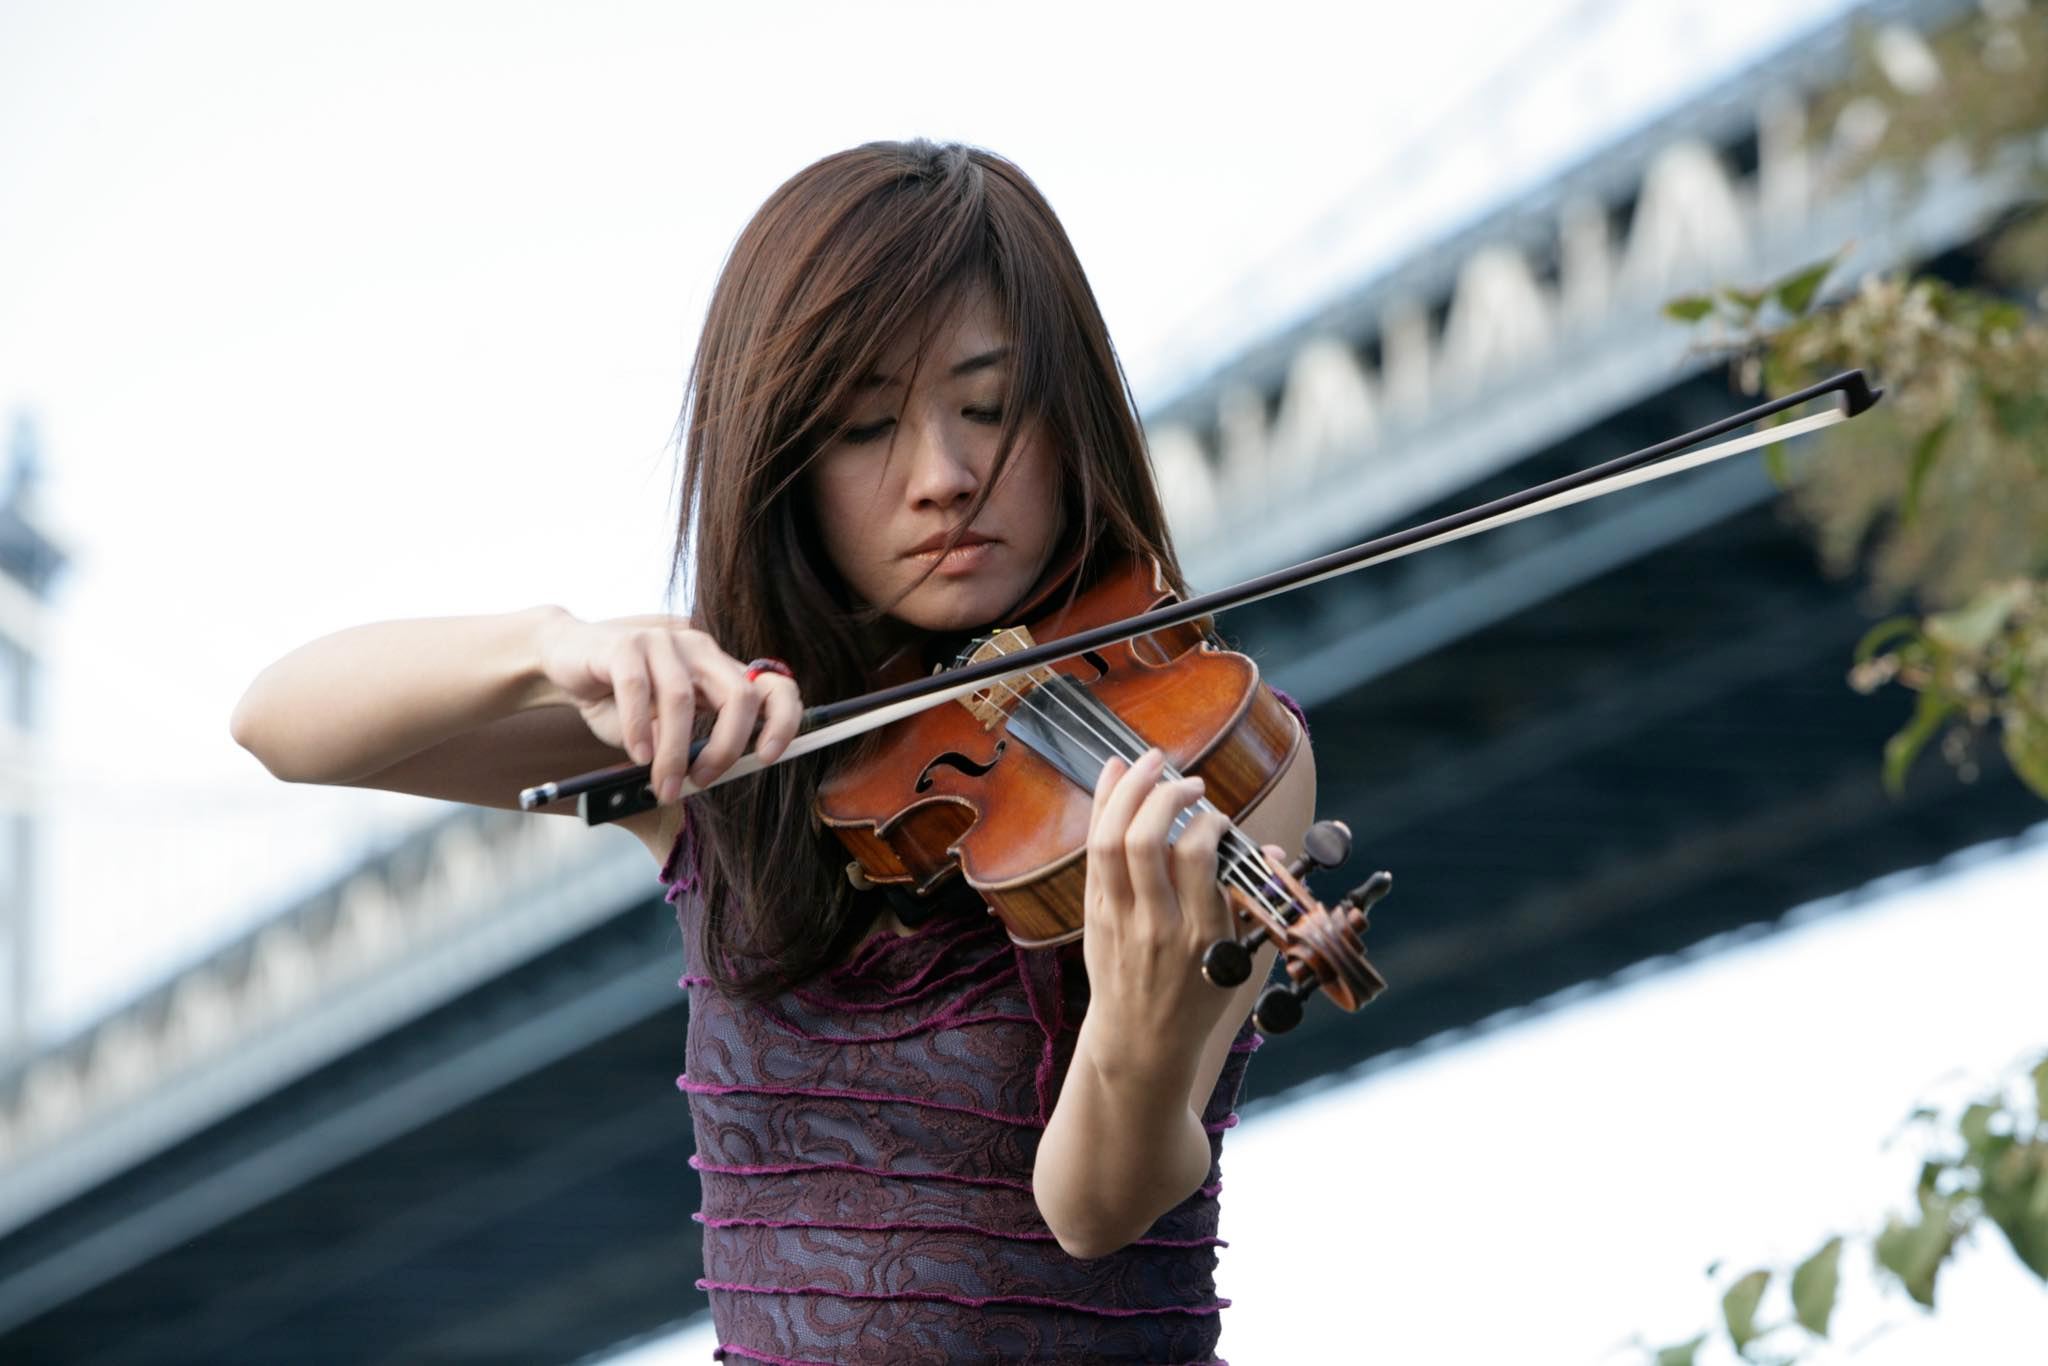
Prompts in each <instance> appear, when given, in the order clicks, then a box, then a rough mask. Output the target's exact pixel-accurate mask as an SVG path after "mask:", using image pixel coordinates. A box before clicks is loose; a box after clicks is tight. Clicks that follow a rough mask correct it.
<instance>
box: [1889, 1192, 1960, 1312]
mask: <svg viewBox="0 0 2048 1366" xmlns="http://www.w3.org/2000/svg"><path fill="white" fill-rule="evenodd" d="M1952 1210H1953V1202H1951V1201H1950V1200H1948V1199H1946V1198H1944V1197H1942V1196H1938V1195H1929V1194H1927V1193H1925V1192H1922V1193H1921V1196H1920V1211H1921V1218H1920V1221H1919V1222H1918V1223H1912V1224H1909V1223H1906V1222H1905V1221H1904V1220H1901V1219H1899V1218H1897V1217H1893V1218H1892V1219H1890V1220H1888V1221H1887V1222H1886V1224H1885V1229H1884V1232H1883V1233H1880V1234H1878V1235H1877V1247H1876V1252H1877V1264H1878V1265H1879V1266H1881V1267H1883V1268H1884V1269H1885V1270H1887V1271H1889V1272H1891V1273H1892V1274H1893V1275H1894V1276H1896V1277H1898V1278H1899V1281H1900V1283H1901V1284H1903V1285H1904V1286H1905V1287H1906V1293H1907V1294H1909V1295H1911V1296H1912V1297H1913V1298H1914V1299H1915V1300H1918V1301H1919V1302H1920V1303H1921V1304H1923V1305H1925V1306H1927V1307H1928V1308H1929V1309H1932V1308H1933V1307H1934V1279H1935V1277H1936V1276H1937V1275H1938V1274H1940V1271H1941V1264H1942V1262H1943V1260H1944V1259H1946V1258H1947V1256H1948V1254H1949V1253H1950V1251H1951V1250H1953V1249H1954V1247H1955V1244H1956V1231H1955V1228H1954V1226H1953V1225H1952V1224H1951V1223H1950V1219H1949V1216H1950V1214H1951V1212H1952Z"/></svg>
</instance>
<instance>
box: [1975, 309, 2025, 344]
mask: <svg viewBox="0 0 2048 1366" xmlns="http://www.w3.org/2000/svg"><path fill="white" fill-rule="evenodd" d="M2026 325H2027V314H2026V310H2024V309H2022V308H2021V307H2020V306H2019V305H2018V304H2015V303H2010V302H2008V301H2006V300H2004V299H1999V300H1996V301H1994V302H1992V303H1989V304H1986V305H1985V306H1984V311H1983V312H1982V313H1979V314H1978V315H1977V335H1978V336H1980V337H1982V338H1984V339H1986V340H1987V341H1988V340H1989V339H1990V337H1991V334H1992V333H1994V332H2017V331H2019V330H2020V329H2021V328H2023V327H2025V326H2026Z"/></svg>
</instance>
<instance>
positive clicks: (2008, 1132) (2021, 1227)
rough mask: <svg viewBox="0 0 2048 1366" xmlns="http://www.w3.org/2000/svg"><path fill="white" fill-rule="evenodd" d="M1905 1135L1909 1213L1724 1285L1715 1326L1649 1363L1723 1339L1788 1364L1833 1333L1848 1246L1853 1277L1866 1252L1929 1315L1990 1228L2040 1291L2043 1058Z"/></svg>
mask: <svg viewBox="0 0 2048 1366" xmlns="http://www.w3.org/2000/svg"><path fill="white" fill-rule="evenodd" d="M2029 1082H2031V1085H2029V1084H2028V1083H2029ZM1901 1127H1902V1129H1903V1130H1910V1131H1917V1133H1918V1134H1919V1135H1920V1139H1921V1144H1922V1149H1921V1152H1922V1161H1921V1164H1920V1175H1919V1179H1918V1180H1917V1181H1916V1182H1915V1183H1914V1187H1913V1190H1912V1192H1911V1194H1910V1197H1909V1199H1908V1212H1907V1213H1905V1214H1898V1213H1894V1214H1891V1215H1889V1216H1888V1217H1887V1218H1886V1220H1885V1223H1884V1227H1883V1228H1882V1229H1879V1230H1878V1231H1876V1232H1874V1233H1857V1234H1850V1235H1847V1236H1844V1235H1841V1234H1836V1235H1834V1236H1833V1237H1830V1238H1829V1239H1827V1241H1825V1242H1823V1243H1822V1244H1821V1245H1820V1246H1819V1247H1818V1248H1816V1249H1815V1250H1814V1251H1813V1253H1812V1254H1811V1255H1810V1256H1808V1257H1806V1258H1805V1259H1804V1260H1803V1261H1801V1262H1799V1263H1797V1264H1796V1265H1793V1266H1761V1267H1756V1268H1754V1269H1752V1270H1750V1271H1747V1272H1745V1273H1743V1274H1742V1275H1740V1276H1736V1277H1734V1278H1733V1279H1730V1280H1728V1281H1727V1282H1726V1284H1725V1288H1724V1289H1723V1290H1722V1293H1721V1315H1720V1322H1719V1323H1718V1324H1717V1325H1715V1327H1714V1328H1713V1329H1711V1330H1709V1331H1707V1332H1703V1333H1699V1334H1697V1335H1695V1336H1693V1337H1691V1338H1689V1339H1687V1340H1685V1341H1683V1342H1677V1343H1673V1344H1671V1345H1669V1346H1666V1347H1658V1348H1651V1349H1649V1350H1650V1356H1651V1360H1652V1361H1653V1362H1654V1363H1655V1366H1694V1362H1695V1358H1696V1357H1697V1356H1698V1354H1699V1353H1700V1352H1701V1351H1702V1350H1703V1349H1704V1348H1705V1347H1706V1346H1707V1344H1708V1343H1709V1342H1710V1341H1716V1340H1719V1339H1721V1338H1722V1337H1723V1335H1725V1340H1726V1342H1727V1344H1728V1345H1729V1346H1730V1347H1732V1348H1733V1349H1734V1350H1735V1352H1736V1354H1737V1355H1738V1356H1740V1357H1741V1358H1743V1359H1744V1360H1746V1361H1752V1362H1757V1363H1759V1366H1790V1363H1792V1362H1796V1361H1798V1360H1799V1359H1800V1358H1801V1357H1802V1356H1804V1355H1805V1353H1806V1352H1807V1351H1809V1350H1811V1349H1812V1348H1814V1347H1816V1346H1818V1345H1819V1344H1820V1343H1822V1342H1824V1341H1826V1340H1828V1337H1829V1333H1830V1331H1831V1330H1832V1329H1833V1328H1835V1327H1838V1326H1839V1325H1835V1324H1834V1316H1835V1309H1836V1306H1837V1302H1838V1299H1839V1298H1840V1293H1841V1288H1842V1270H1843V1265H1844V1262H1843V1252H1844V1250H1845V1248H1851V1247H1853V1248H1855V1249H1856V1251H1857V1253H1858V1255H1857V1256H1856V1257H1855V1258H1853V1259H1852V1261H1851V1262H1850V1263H1849V1265H1850V1267H1851V1269H1852V1270H1857V1269H1860V1268H1861V1266H1862V1265H1863V1264H1864V1257H1863V1255H1862V1254H1864V1253H1867V1254H1868V1265H1869V1268H1870V1272H1871V1274H1872V1276H1873V1277H1874V1278H1875V1279H1876V1281H1877V1283H1878V1286H1879V1288H1880V1289H1883V1288H1887V1287H1888V1288H1891V1289H1893V1290H1898V1289H1903V1290H1904V1291H1905V1292H1906V1294H1908V1295H1909V1296H1911V1297H1912V1298H1913V1300H1914V1301H1915V1302H1916V1303H1918V1304H1920V1305H1921V1306H1922V1307H1923V1308H1927V1309H1932V1308H1933V1307H1934V1287H1935V1281H1936V1279H1937V1278H1938V1277H1939V1275H1940V1274H1941V1269H1942V1267H1943V1266H1944V1265H1946V1264H1947V1263H1948V1261H1949V1260H1950V1259H1951V1258H1952V1257H1953V1256H1954V1254H1955V1252H1956V1250H1957V1249H1958V1248H1959V1247H1963V1246H1966V1245H1968V1244H1969V1243H1970V1242H1971V1241H1972V1240H1973V1239H1974V1237H1975V1236H1976V1232H1977V1230H1978V1228H1979V1227H1980V1226H1981V1224H1982V1223H1983V1221H1986V1220H1988V1221H1990V1223H1991V1225H1992V1226H1993V1227H1995V1228H1996V1229H1997V1230H1998V1231H1999V1232H2000V1233H2002V1234H2003V1235H2004V1236H2005V1240H2006V1242H2007V1243H2008V1244H2009V1245H2010V1246H2011V1248H2012V1250H2013V1253H2014V1254H2015V1255H2016V1256H2017V1257H2018V1258H2019V1259H2020V1261H2021V1262H2022V1263H2023V1264H2024V1265H2025V1266H2026V1267H2027V1269H2028V1270H2029V1271H2031V1272H2033V1273H2034V1275H2035V1276H2037V1277H2039V1278H2041V1279H2042V1280H2043V1281H2044V1282H2048V1053H2044V1054H2041V1055H2040V1056H2038V1057H2034V1058H2031V1059H2029V1060H2027V1061H2026V1062H2023V1063H2021V1064H2019V1065H2017V1066H2015V1067H2013V1068H2012V1069H2010V1070H2008V1071H2007V1072H2006V1073H2005V1074H2004V1075H2003V1076H2001V1077H2000V1078H1999V1079H1998V1081H1997V1082H1996V1083H1995V1084H1994V1085H1992V1086H1991V1087H1989V1088H1988V1089H1986V1090H1985V1091H1984V1092H1983V1093H1981V1094H1980V1095H1978V1096H1977V1097H1975V1098H1974V1099H1972V1100H1971V1101H1969V1102H1968V1103H1967V1104H1966V1105H1964V1106H1962V1107H1961V1108H1960V1110H1958V1111H1957V1112H1955V1113H1954V1114H1952V1115H1944V1114H1943V1112H1942V1111H1941V1110H1939V1109H1937V1108H1935V1107H1933V1106H1926V1105H1923V1106H1921V1107H1919V1108H1917V1109H1915V1110H1914V1111H1913V1113H1912V1114H1910V1115H1909V1116H1907V1118H1906V1122H1905V1124H1904V1125H1902V1126H1901ZM1718 1270H1719V1268H1718V1267H1715V1268H1709V1272H1708V1274H1709V1275H1714V1274H1715V1273H1716V1272H1717V1271H1718ZM1774 1288H1776V1293H1773V1292H1774ZM1767 1297H1768V1298H1767ZM1767 1310H1768V1311H1769V1313H1768V1315H1767V1314H1766V1311H1767Z"/></svg>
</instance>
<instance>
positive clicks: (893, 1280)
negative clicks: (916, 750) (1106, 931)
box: [660, 822, 1260, 1366]
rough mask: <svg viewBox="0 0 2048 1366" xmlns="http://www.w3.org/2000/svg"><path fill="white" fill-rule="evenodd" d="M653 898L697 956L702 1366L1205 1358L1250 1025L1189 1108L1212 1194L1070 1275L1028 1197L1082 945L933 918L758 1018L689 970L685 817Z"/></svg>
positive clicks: (694, 1023)
mask: <svg viewBox="0 0 2048 1366" xmlns="http://www.w3.org/2000/svg"><path fill="white" fill-rule="evenodd" d="M679 869H680V872H679V871H678V870H679ZM660 880H661V881H662V883H663V884H665V885H666V886H667V887H668V889H669V890H668V898H667V899H668V900H669V901H670V902H671V903H673V904H674V905H675V906H676V908H677V913H678V917H679V919H680V920H681V921H682V924H683V930H684V934H683V940H684V943H685V946H686V950H685V952H686V954H687V955H688V956H689V957H690V959H691V963H690V971H688V972H686V973H685V975H684V976H683V978H682V981H681V983H680V985H682V986H683V987H684V988H686V989H687V990H688V991H689V994H690V1020H689V1037H688V1042H687V1044H686V1045H685V1049H684V1059H685V1067H686V1069H687V1070H686V1071H685V1072H684V1073H683V1075H682V1076H680V1077H678V1078H676V1085H677V1086H678V1087H680V1088H681V1089H682V1090H683V1091H684V1092H685V1093H686V1094H687V1095H688V1097H689V1104H690V1117H691V1120H692V1122H693V1125H694V1127H695V1131H696V1144H697V1152H696V1155H695V1156H693V1157H692V1158H691V1159H690V1165H691V1166H692V1167H694V1168H696V1169H697V1172H698V1174H699V1178H700V1180H701V1181H702V1183H703V1209H702V1210H701V1212H699V1213H698V1214H697V1215H696V1216H695V1217H696V1218H697V1220H698V1221H699V1222H700V1223H701V1224H702V1225H703V1227H704V1267H705V1276H704V1279H702V1280H700V1281H698V1282H697V1285H698V1287H699V1288H700V1289H702V1290H705V1291H706V1292H708V1293H709V1295H710V1299H711V1313H712V1319H713V1321H714V1323H715V1324H716V1326H717V1330H718V1337H719V1342H720V1346H719V1349H718V1351H717V1352H716V1353H715V1354H714V1356H715V1359H717V1360H744V1361H762V1362H771V1363H776V1364H777V1366H811V1364H812V1363H827V1362H848V1361H882V1360H887V1361H890V1362H904V1363H913V1362H916V1363H923V1362H930V1363H953V1362H967V1361H988V1360H1032V1361H1083V1360H1085V1361H1130V1362H1139V1361H1142V1362H1153V1363H1181V1362H1187V1363H1196V1362H1215V1361H1216V1360H1217V1358H1216V1357H1215V1355H1214V1350H1215V1346H1216V1338H1217V1333H1218V1328H1219V1323H1218V1317H1217V1316H1218V1313H1219V1311H1220V1310H1221V1309H1222V1308H1223V1307H1224V1306H1225V1305H1226V1304H1227V1303H1228V1301H1227V1300H1223V1299H1220V1298H1218V1297H1217V1295H1216V1288H1215V1282H1214V1271H1215V1266H1216V1252H1215V1249H1216V1248H1218V1247H1221V1246H1223V1242H1222V1240H1221V1239H1219V1238H1218V1237H1217V1236H1216V1220H1217V1212H1218V1206H1217V1192H1218V1191H1219V1190H1220V1189H1221V1187H1222V1178H1221V1172H1220V1170H1219V1166H1218V1163H1219V1161H1220V1158H1221V1156H1222V1149H1223V1132H1224V1130H1226V1129H1228V1128H1230V1127H1231V1126H1232V1125H1234V1124H1236V1122H1237V1116H1236V1114H1235V1113H1234V1111H1233V1108H1232V1107H1233V1106H1234V1105H1235V1104H1236V1100H1237V1095H1238V1088H1239V1086H1240V1084H1241V1083H1242V1081H1243V1078H1244V1069H1245V1063H1246V1061H1247V1059H1248V1058H1249V1057H1250V1055H1251V1053H1252V1051H1253V1050H1254V1049H1255V1048H1256V1047H1257V1046H1258V1044H1259V1042H1260V1040H1259V1038H1258V1036H1257V1034H1255V1033H1254V1032H1253V1031H1252V1029H1251V1026H1250V1024H1249V1023H1247V1024H1246V1025H1245V1026H1244V1028H1243V1029H1242V1030H1241V1031H1240V1032H1239V1034H1238V1037H1237V1040H1236V1042H1235V1043H1234V1044H1233V1045H1232V1048H1231V1051H1230V1056H1229V1058H1228V1060H1227V1061H1226V1063H1225V1064H1224V1068H1223V1073H1222V1075H1221V1077H1219V1078H1218V1080H1217V1083H1216V1089H1215V1091H1214V1092H1213V1093H1212V1094H1211V1095H1210V1097H1209V1104H1208V1106H1207V1109H1206V1111H1205V1112H1204V1114H1203V1121H1204V1123H1205V1124H1206V1126H1207V1127H1208V1130H1209V1142H1210V1150H1211V1161H1210V1168H1209V1176H1208V1180H1207V1181H1206V1183H1205V1184H1204V1185H1203V1186H1202V1187H1201V1189H1199V1190H1198V1191H1196V1192H1195V1193H1194V1194H1193V1195H1191V1196H1190V1197H1188V1199H1186V1200H1185V1201H1183V1202H1182V1203H1181V1204H1179V1205H1178V1206H1176V1207H1175V1208H1173V1209H1171V1210H1169V1211H1167V1212H1166V1213H1165V1214H1164V1215H1162V1216H1161V1217H1160V1219H1159V1221H1158V1222H1157V1223H1155V1224H1154V1225H1153V1226H1152V1227H1151V1228H1150V1229H1149V1230H1147V1232H1146V1233H1145V1235H1144V1236H1143V1237H1142V1238H1140V1239H1138V1241H1136V1242H1135V1243H1132V1244H1131V1245H1130V1246H1128V1247H1126V1248H1124V1249H1122V1250H1121V1251H1118V1252H1115V1253H1112V1254H1110V1255H1109V1256H1106V1257H1101V1258H1096V1259H1093V1260H1089V1261H1080V1260H1076V1259H1075V1258H1073V1257H1071V1256H1069V1255H1068V1254H1067V1253H1066V1252H1065V1251H1063V1250H1062V1249H1061V1248H1060V1246H1059V1244H1058V1243H1057V1242H1056V1241H1055V1240H1054V1238H1053V1235H1052V1233H1051V1231H1050V1230H1048V1229H1047V1227H1046V1225H1045V1221H1044V1220H1043V1219H1041V1218H1040V1217H1039V1214H1038V1207H1037V1204H1036V1202H1035V1201H1034V1200H1033V1198H1032V1194H1031V1169H1032V1161H1033V1158H1034V1156H1035V1155H1036V1153H1037V1149H1038V1140H1039V1135H1040V1133H1041V1132H1042V1131H1043V1130H1044V1128H1045V1125H1046V1122H1047V1120H1048V1119H1049V1118H1050V1117H1051V1114H1052V1106H1053V1102H1054V1100H1055V1099H1056V1098H1057V1096H1058V1093H1059V1083H1060V1078H1061V1077H1062V1076H1063V1075H1064V1070H1065V1066H1066V1063H1067V1061H1068V1059H1069V1058H1070V1057H1071V1055H1072V1050H1073V1041H1074V1033H1075V1030H1076V1028H1077V1027H1078V1025H1079V1018H1080V1014H1081V1012H1082V1011H1083V1010H1084V1009H1085V1008H1086V1003H1087V985H1086V978H1085V975H1084V973H1083V971H1082V970H1081V963H1080V957H1079V945H1072V946H1069V947H1068V948H1066V949H1062V950H1054V951H1049V952H1048V951H1032V952H1026V951H1025V950H1022V949H1019V948H1017V947H1016V946H1014V945H1013V944H1011V943H1010V941H1009V937H1008V935H1007V934H1006V933H1005V932H1004V931H1003V928H1002V925H1001V923H1000V922H999V921H997V920H996V919H995V917H993V916H990V915H974V914H955V915H940V916H937V917H935V918H933V919H932V920H930V921H927V922H926V923H925V924H923V925H922V926H920V927H919V928H918V929H917V930H915V931H914V932H912V933H910V934H907V935H900V936H899V935H891V934H883V935H880V936H877V937H876V938H874V939H871V940H869V941H868V942H867V943H866V944H864V945H862V946H861V947H860V948H859V949H857V950H856V951H855V952H854V954H853V955H852V956H851V957H850V958H849V959H848V960H847V961H846V962H845V963H843V964H841V965H840V966H839V967H837V968H834V969H831V970H829V971H827V972H825V973H822V974H820V975H819V976H818V977H816V978H813V979H812V980H811V981H809V982H807V983H805V984H804V985H802V986H800V987H797V988H795V989H794V990H792V991H790V992H787V993H785V994H784V995H783V996H781V997H779V998H777V999H776V1000H774V1001H772V1002H769V1003H766V1004H764V1005H751V1004H748V1003H744V1002H738V1001H734V1000H732V999H731V998H728V997H726V996H725V995H723V994H722V993H720V992H719V991H718V990H717V989H716V988H715V987H714V986H713V985H712V984H711V982H710V979H709V978H707V977H705V976H702V975H701V974H700V973H699V971H698V968H697V965H696V963H695V961H694V957H695V954H696V952H697V933H696V932H697V929H698V926H697V925H696V923H695V921H696V917H697V914H698V909H699V906H700V903H699V902H698V900H697V898H696V896H695V895H694V893H695V889H696V881H697V879H696V868H695V862H694V849H693V848H691V841H690V838H689V829H688V824H687V822H686V823H685V826H684V830H683V833H682V835H681V836H680V837H679V838H678V839H677V842H676V848H675V849H674V850H673V851H672V852H671V853H670V855H669V859H668V862H667V864H666V865H665V866H664V867H663V868H662V870H661V874H660Z"/></svg>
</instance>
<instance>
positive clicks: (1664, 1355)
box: [1657, 1333, 1707, 1366]
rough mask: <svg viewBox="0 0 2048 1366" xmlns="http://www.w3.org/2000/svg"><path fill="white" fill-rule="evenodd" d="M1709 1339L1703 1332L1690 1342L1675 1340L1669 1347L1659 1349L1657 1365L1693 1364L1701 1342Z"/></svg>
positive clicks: (1687, 1365) (1685, 1365)
mask: <svg viewBox="0 0 2048 1366" xmlns="http://www.w3.org/2000/svg"><path fill="white" fill-rule="evenodd" d="M1706 1340H1707V1335H1706V1334H1705V1333H1701V1334H1700V1335H1699V1336H1698V1337H1696V1338H1694V1339H1693V1340H1692V1341H1690V1342H1675V1343H1673V1344H1672V1345H1671V1346H1669V1347H1664V1348H1660V1349H1658V1352H1657V1366H1693V1360H1692V1359H1693V1356H1694V1354H1695V1353H1697V1352H1698V1351H1699V1350H1700V1344H1701V1343H1703V1342H1705V1341H1706Z"/></svg>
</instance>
